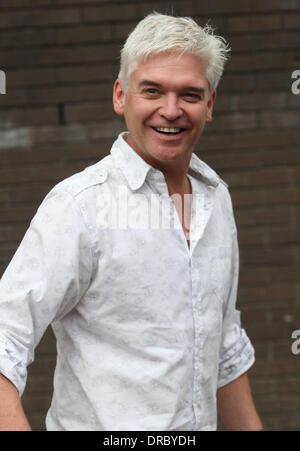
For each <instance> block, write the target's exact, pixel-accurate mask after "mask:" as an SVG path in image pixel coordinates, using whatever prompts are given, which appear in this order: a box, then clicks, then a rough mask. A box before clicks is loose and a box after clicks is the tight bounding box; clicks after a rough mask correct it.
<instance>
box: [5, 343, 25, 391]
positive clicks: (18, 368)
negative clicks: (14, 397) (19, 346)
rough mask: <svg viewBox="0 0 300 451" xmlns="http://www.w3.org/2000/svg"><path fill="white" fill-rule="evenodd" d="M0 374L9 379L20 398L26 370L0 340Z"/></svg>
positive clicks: (7, 346)
mask: <svg viewBox="0 0 300 451" xmlns="http://www.w3.org/2000/svg"><path fill="white" fill-rule="evenodd" d="M0 373H1V374H3V376H5V377H6V378H7V379H9V380H10V381H11V382H12V383H13V384H14V386H15V387H16V389H17V390H18V392H19V396H20V397H21V396H22V394H23V392H24V389H25V385H26V380H27V368H26V366H24V364H23V363H22V362H21V361H20V359H18V357H17V356H16V355H15V354H14V353H13V351H12V350H11V349H10V346H9V344H8V343H7V342H5V341H2V340H0Z"/></svg>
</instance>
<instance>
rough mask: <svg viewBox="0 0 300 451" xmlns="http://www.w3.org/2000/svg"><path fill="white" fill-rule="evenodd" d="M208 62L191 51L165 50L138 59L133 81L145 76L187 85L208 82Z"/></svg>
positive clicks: (160, 81)
mask: <svg viewBox="0 0 300 451" xmlns="http://www.w3.org/2000/svg"><path fill="white" fill-rule="evenodd" d="M206 70H207V62H206V61H205V60H204V59H201V58H199V57H198V56H196V55H193V54H191V53H183V54H182V53H181V54H180V53H179V52H165V53H159V54H157V55H151V56H149V57H148V58H147V59H146V61H144V60H143V59H140V60H138V62H137V65H136V68H135V70H134V71H133V73H132V76H131V80H132V82H133V83H139V82H140V81H141V80H142V79H143V78H146V79H147V80H152V81H155V82H159V83H164V82H170V81H174V82H177V83H183V84H186V85H190V84H195V83H197V84H200V85H201V87H204V85H206V84H207V80H206Z"/></svg>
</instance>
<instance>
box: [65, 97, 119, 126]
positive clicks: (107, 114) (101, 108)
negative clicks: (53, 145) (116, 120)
mask: <svg viewBox="0 0 300 451" xmlns="http://www.w3.org/2000/svg"><path fill="white" fill-rule="evenodd" d="M114 115H115V113H114V111H113V106H112V102H101V103H99V102H91V103H76V104H71V105H66V108H65V120H66V122H78V121H80V122H82V121H98V120H101V119H110V118H113V117H114Z"/></svg>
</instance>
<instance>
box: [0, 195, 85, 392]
mask: <svg viewBox="0 0 300 451" xmlns="http://www.w3.org/2000/svg"><path fill="white" fill-rule="evenodd" d="M91 249H92V247H91V243H90V241H89V234H88V231H87V225H86V221H85V220H84V217H83V215H82V211H81V208H80V206H79V204H78V203H77V201H76V198H75V197H74V196H72V195H71V194H69V193H68V192H66V191H63V190H57V189H54V190H52V191H51V192H50V193H49V194H48V196H47V197H46V198H45V200H44V201H43V203H42V204H41V206H40V207H39V209H38V211H37V213H36V215H35V216H34V218H33V220H32V221H31V224H30V226H29V228H28V230H27V232H26V233H25V235H24V238H23V240H22V242H21V244H20V246H19V247H18V249H17V251H16V253H15V255H14V257H13V258H12V260H11V262H10V264H9V265H8V267H7V269H6V271H5V273H4V274H3V277H2V279H1V280H0V373H2V374H3V375H5V376H6V377H7V378H8V379H10V380H11V382H12V383H13V384H14V385H15V386H16V388H17V389H18V392H19V395H20V396H21V395H22V393H23V391H24V388H25V384H26V379H27V366H28V365H29V364H30V363H31V362H32V361H33V359H34V349H35V347H36V346H37V344H38V343H39V341H40V339H41V337H42V335H43V333H44V332H45V330H46V328H47V327H48V325H49V324H50V323H51V322H53V321H54V320H58V319H59V318H60V317H63V316H64V315H66V314H67V313H68V312H69V311H70V310H72V309H73V308H74V307H75V306H76V304H77V303H78V302H79V300H80V298H81V297H82V295H83V294H84V292H85V290H86V289H87V287H88V285H89V281H90V277H91V272H92V266H93V264H92V250H91Z"/></svg>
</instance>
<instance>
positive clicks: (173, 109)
mask: <svg viewBox="0 0 300 451" xmlns="http://www.w3.org/2000/svg"><path fill="white" fill-rule="evenodd" d="M162 102H163V104H162V106H161V107H160V110H159V113H160V115H161V116H162V117H164V118H165V119H167V120H168V121H175V120H176V119H178V118H180V117H181V116H182V114H183V112H182V110H181V108H180V105H179V104H178V98H177V96H176V94H172V93H170V94H167V95H165V96H164V97H163V99H162Z"/></svg>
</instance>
